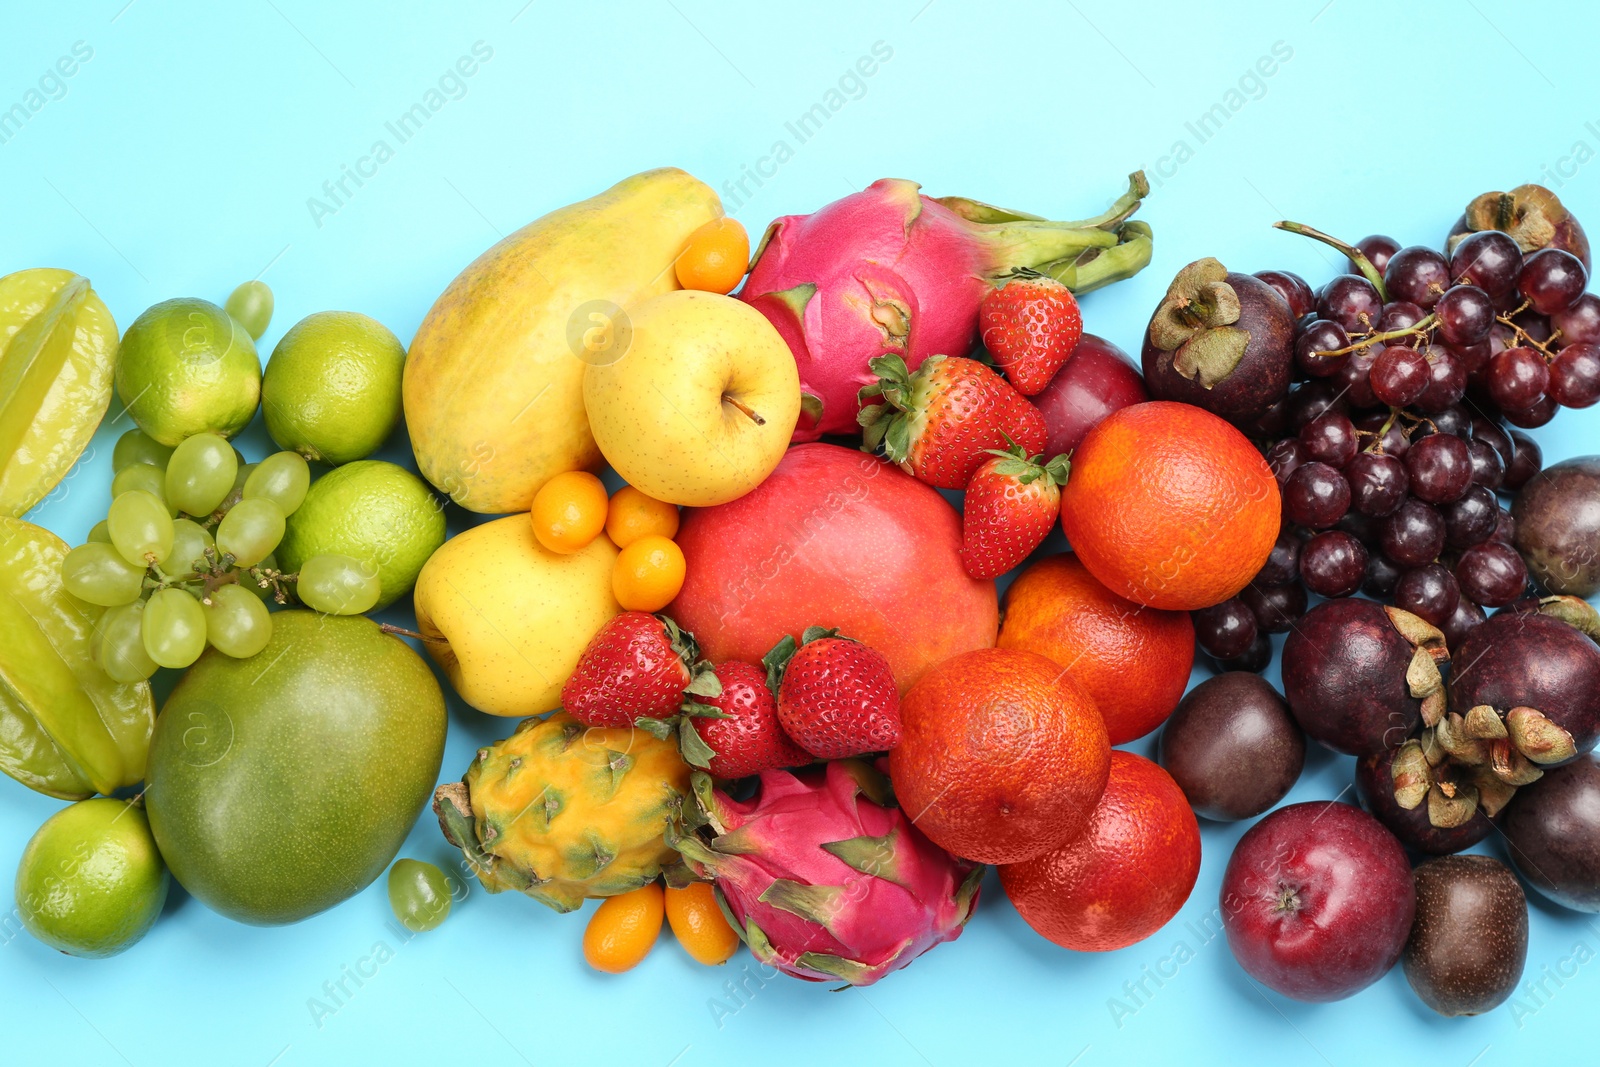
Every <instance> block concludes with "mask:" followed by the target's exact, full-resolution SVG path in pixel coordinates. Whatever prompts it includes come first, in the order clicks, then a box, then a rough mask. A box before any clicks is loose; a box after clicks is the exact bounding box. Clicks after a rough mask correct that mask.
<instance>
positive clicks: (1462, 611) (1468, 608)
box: [1439, 597, 1489, 648]
mask: <svg viewBox="0 0 1600 1067" xmlns="http://www.w3.org/2000/svg"><path fill="white" fill-rule="evenodd" d="M1488 617H1489V616H1487V615H1485V614H1484V613H1483V609H1482V608H1480V607H1478V605H1476V604H1474V603H1473V602H1472V601H1470V600H1468V599H1467V598H1466V597H1461V598H1460V599H1459V600H1457V601H1456V610H1455V611H1453V612H1451V614H1450V617H1449V618H1448V619H1446V620H1445V621H1444V622H1442V623H1440V624H1439V629H1441V630H1443V631H1444V643H1445V647H1446V648H1455V647H1456V646H1457V645H1459V644H1460V643H1461V641H1462V639H1463V638H1464V637H1466V636H1467V631H1468V630H1470V629H1472V628H1473V627H1474V626H1476V625H1478V624H1479V623H1480V622H1483V621H1484V620H1485V619H1487V618H1488Z"/></svg>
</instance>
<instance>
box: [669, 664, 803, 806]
mask: <svg viewBox="0 0 1600 1067" xmlns="http://www.w3.org/2000/svg"><path fill="white" fill-rule="evenodd" d="M717 679H718V680H719V681H720V682H721V683H722V695H721V696H715V697H702V698H701V699H700V700H699V702H698V703H697V704H696V705H691V706H690V707H689V710H688V714H686V715H685V716H684V718H683V722H684V723H686V724H687V729H686V730H684V731H683V732H681V733H680V738H681V744H682V749H683V758H684V759H685V760H687V761H689V762H690V763H692V764H694V765H695V766H697V767H704V768H705V769H706V770H709V771H710V772H711V773H712V774H714V775H716V776H717V777H718V778H743V777H745V776H746V775H751V774H757V773H759V772H761V771H769V770H776V769H778V768H779V767H799V766H801V765H802V764H806V763H810V762H811V753H809V752H807V751H806V750H805V749H803V748H801V747H800V746H799V745H797V744H795V743H794V742H793V741H791V740H790V739H789V735H788V734H786V733H784V732H783V727H782V726H780V725H778V701H777V698H775V697H774V696H773V695H772V690H771V689H768V688H767V674H766V671H764V670H762V669H761V668H760V667H757V666H756V665H755V664H753V663H742V662H740V661H738V660H734V661H732V662H729V663H724V664H722V665H721V666H720V667H718V668H717ZM702 708H703V709H706V710H708V711H712V712H716V713H717V714H715V715H708V714H706V713H705V712H704V711H701V710H700V709H702ZM689 731H693V733H694V735H695V736H694V737H693V738H691V737H690V736H689ZM696 741H699V742H700V743H699V744H698V745H697V744H695V742H696Z"/></svg>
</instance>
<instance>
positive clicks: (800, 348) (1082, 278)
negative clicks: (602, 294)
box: [739, 171, 1150, 441]
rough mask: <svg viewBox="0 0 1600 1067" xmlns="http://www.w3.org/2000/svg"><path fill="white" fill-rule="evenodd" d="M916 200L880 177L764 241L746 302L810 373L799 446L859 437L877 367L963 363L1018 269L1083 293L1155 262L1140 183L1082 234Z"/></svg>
mask: <svg viewBox="0 0 1600 1067" xmlns="http://www.w3.org/2000/svg"><path fill="white" fill-rule="evenodd" d="M918 188H919V186H918V185H917V183H916V182H911V181H906V180H904V179H899V178H883V179H880V180H879V181H876V182H873V183H872V184H871V185H870V186H868V187H867V188H866V189H864V190H862V191H861V192H859V193H855V194H852V195H850V196H847V197H845V198H844V199H842V200H835V201H834V202H833V203H831V204H829V205H827V206H826V207H824V208H822V209H821V210H820V211H816V212H813V213H812V214H810V215H785V216H784V217H783V218H780V219H778V220H777V221H775V222H773V223H772V225H771V226H768V227H767V232H766V234H765V235H764V236H763V237H762V238H761V245H760V247H758V248H757V249H756V256H755V263H754V265H753V266H752V267H751V269H750V277H749V278H748V279H747V280H746V281H745V285H744V289H743V290H742V291H741V292H740V293H739V298H740V299H741V300H744V301H745V302H746V303H748V304H750V305H751V306H752V307H754V308H756V309H757V310H759V311H760V312H761V313H762V314H763V315H765V316H766V317H767V318H768V319H769V320H771V322H772V324H773V325H774V326H776V327H777V329H778V332H779V333H780V334H782V335H783V339H784V340H785V341H787V342H788V344H789V348H790V350H791V351H792V352H793V353H794V358H795V361H796V362H797V363H799V365H800V388H801V396H802V401H803V402H802V410H801V415H800V424H799V426H798V427H796V429H795V433H794V440H796V441H815V440H816V439H817V438H819V437H821V436H822V435H823V434H855V433H859V432H860V428H859V427H858V426H857V425H856V412H857V411H858V410H859V408H860V405H859V403H858V402H857V399H856V393H857V392H858V391H859V390H860V389H861V387H862V386H865V385H870V384H872V383H873V382H874V381H876V380H877V379H876V376H875V375H873V374H872V373H871V371H869V370H868V369H867V360H869V359H871V358H873V357H874V356H881V355H885V354H887V353H895V354H897V355H899V356H901V357H902V358H904V359H905V361H906V366H907V368H908V369H910V370H916V369H917V367H918V366H919V365H920V364H921V363H922V361H923V359H925V358H926V357H928V356H931V355H934V354H936V353H942V354H944V355H948V356H964V355H967V354H968V353H969V352H970V351H971V350H972V346H973V341H974V338H975V335H976V333H977V326H978V305H979V304H980V303H981V302H982V300H983V297H984V294H985V293H986V292H988V291H989V289H990V287H991V286H992V285H994V284H995V283H997V282H999V281H1001V280H1003V279H1004V278H1006V277H1007V276H1008V275H1010V274H1012V273H1013V272H1015V271H1017V270H1018V269H1021V268H1027V269H1032V270H1036V271H1039V272H1040V273H1043V274H1048V275H1050V276H1051V277H1053V278H1055V279H1056V280H1057V281H1060V282H1062V283H1063V284H1065V285H1066V286H1067V287H1068V288H1070V289H1072V290H1074V291H1075V292H1079V293H1082V292H1087V291H1088V290H1090V289H1095V288H1098V287H1100V286H1102V285H1108V284H1110V283H1111V282H1114V281H1118V280H1120V279H1122V278H1128V277H1131V276H1133V275H1134V274H1137V273H1138V272H1139V270H1140V269H1141V268H1143V267H1144V265H1145V264H1147V263H1149V262H1150V227H1148V226H1146V225H1145V224H1144V223H1142V222H1130V221H1128V216H1130V215H1132V214H1133V213H1134V212H1135V211H1136V210H1138V207H1139V202H1140V200H1141V198H1143V197H1144V196H1145V195H1146V194H1147V193H1148V192H1149V191H1150V186H1149V183H1148V182H1146V180H1145V177H1144V172H1142V171H1140V172H1138V173H1135V174H1133V175H1131V176H1130V177H1129V188H1128V191H1127V193H1125V194H1124V195H1123V196H1122V197H1121V198H1120V199H1118V200H1117V201H1116V203H1114V204H1112V205H1111V208H1110V210H1108V211H1106V212H1105V214H1103V215H1099V216H1096V217H1095V218H1092V219H1082V220H1080V221H1077V222H1050V221H1048V220H1046V219H1041V218H1040V217H1039V216H1037V215H1028V214H1024V213H1022V212H1020V211H1007V210H1005V209H1003V208H997V207H992V206H990V205H989V204H982V203H979V202H978V201H976V200H968V199H965V198H963V197H942V198H939V199H934V198H931V197H926V196H922V195H921V194H920V193H918V191H917V190H918Z"/></svg>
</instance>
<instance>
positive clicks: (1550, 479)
mask: <svg viewBox="0 0 1600 1067" xmlns="http://www.w3.org/2000/svg"><path fill="white" fill-rule="evenodd" d="M1511 516H1512V518H1513V519H1514V520H1515V521H1516V526H1515V528H1514V529H1515V531H1516V532H1515V535H1514V536H1515V538H1516V545H1517V551H1518V552H1521V553H1522V558H1523V560H1524V561H1525V562H1526V563H1527V564H1528V572H1529V573H1530V574H1532V575H1533V578H1534V580H1535V581H1537V582H1538V583H1539V584H1540V585H1542V586H1544V587H1545V588H1546V589H1548V590H1550V592H1552V593H1562V594H1569V595H1571V596H1593V595H1594V594H1595V593H1596V592H1600V456H1579V457H1577V458H1576V459H1567V460H1562V461H1561V462H1560V463H1556V464H1553V465H1552V466H1549V467H1546V468H1545V469H1544V470H1542V471H1540V472H1539V473H1538V474H1535V475H1533V477H1531V478H1529V479H1528V481H1527V482H1526V483H1525V484H1524V485H1523V487H1522V489H1521V490H1520V491H1519V492H1518V493H1517V499H1516V500H1515V502H1513V503H1512V505H1511Z"/></svg>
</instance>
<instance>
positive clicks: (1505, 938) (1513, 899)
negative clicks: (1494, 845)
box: [1402, 856, 1528, 1016]
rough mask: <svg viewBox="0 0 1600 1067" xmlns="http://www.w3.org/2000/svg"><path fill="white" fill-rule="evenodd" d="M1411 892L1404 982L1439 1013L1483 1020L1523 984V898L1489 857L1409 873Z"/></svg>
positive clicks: (1438, 862) (1456, 859)
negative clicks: (1413, 900) (1414, 902)
mask: <svg viewBox="0 0 1600 1067" xmlns="http://www.w3.org/2000/svg"><path fill="white" fill-rule="evenodd" d="M1411 878H1412V883H1413V884H1414V885H1415V887H1416V891H1417V907H1416V914H1415V917H1414V918H1413V919H1412V920H1411V937H1410V939H1409V940H1407V942H1406V952H1405V955H1404V956H1403V957H1402V959H1403V961H1404V964H1405V970H1406V981H1408V982H1410V983H1411V988H1412V989H1413V990H1414V991H1415V992H1416V994H1417V996H1418V997H1421V998H1422V1002H1423V1003H1424V1004H1426V1005H1427V1006H1428V1007H1430V1008H1432V1009H1433V1010H1434V1011H1436V1012H1438V1013H1439V1014H1440V1015H1451V1016H1453V1015H1482V1014H1483V1013H1484V1012H1486V1011H1489V1010H1490V1009H1492V1008H1496V1007H1499V1006H1500V1005H1501V1004H1502V1003H1504V1002H1505V999H1506V998H1507V997H1509V996H1510V995H1511V992H1512V990H1514V989H1515V988H1516V987H1517V983H1518V982H1520V981H1521V980H1522V968H1523V964H1524V963H1526V962H1527V959H1528V898H1527V897H1526V896H1525V895H1524V894H1523V892H1522V886H1521V885H1520V884H1518V882H1517V876H1516V875H1514V874H1512V873H1511V871H1510V870H1508V869H1507V868H1506V865H1505V864H1503V863H1501V862H1500V861H1499V860H1497V859H1494V858H1493V857H1491V856H1443V857H1440V858H1439V859H1434V860H1429V861H1428V862H1427V863H1424V864H1422V865H1420V866H1418V867H1417V868H1416V869H1415V870H1414V871H1412V872H1411Z"/></svg>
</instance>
